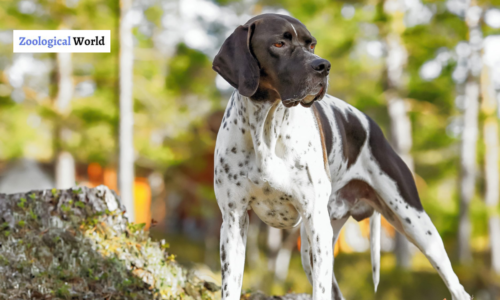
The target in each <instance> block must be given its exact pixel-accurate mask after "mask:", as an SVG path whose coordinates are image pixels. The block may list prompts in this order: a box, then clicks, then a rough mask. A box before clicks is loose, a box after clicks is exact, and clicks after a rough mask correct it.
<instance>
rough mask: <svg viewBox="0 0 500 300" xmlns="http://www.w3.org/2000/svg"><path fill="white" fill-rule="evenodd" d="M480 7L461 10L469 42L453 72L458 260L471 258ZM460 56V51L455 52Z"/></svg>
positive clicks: (466, 260)
mask: <svg viewBox="0 0 500 300" xmlns="http://www.w3.org/2000/svg"><path fill="white" fill-rule="evenodd" d="M481 12H482V9H481V8H480V7H479V6H478V5H477V2H476V1H475V0H472V1H471V2H470V4H469V7H468V8H467V10H466V12H465V21H466V24H467V27H468V30H469V41H468V43H467V44H466V43H463V44H462V45H463V48H464V53H463V54H464V55H463V56H462V57H461V59H460V60H459V62H458V66H457V69H456V70H455V72H454V74H453V75H454V79H455V81H456V82H457V83H458V84H459V85H461V84H465V87H464V95H463V97H464V100H465V104H464V112H463V131H462V138H461V142H460V149H461V152H460V213H459V226H458V256H459V259H460V262H461V263H467V262H470V261H471V260H472V253H471V248H470V243H469V242H470V238H471V222H470V218H469V206H470V202H471V201H472V198H473V197H474V193H475V184H476V180H475V177H476V159H477V158H476V143H477V140H478V112H479V75H480V72H481V66H482V62H481V48H482V32H481V28H480V20H481ZM459 55H460V53H459Z"/></svg>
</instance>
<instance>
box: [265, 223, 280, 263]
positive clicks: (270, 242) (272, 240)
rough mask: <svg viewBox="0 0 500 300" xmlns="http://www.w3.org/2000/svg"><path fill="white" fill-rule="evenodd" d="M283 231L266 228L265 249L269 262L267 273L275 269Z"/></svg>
mask: <svg viewBox="0 0 500 300" xmlns="http://www.w3.org/2000/svg"><path fill="white" fill-rule="evenodd" d="M282 239H283V231H282V230H281V229H278V228H274V227H271V226H267V249H268V250H269V260H268V261H267V267H268V269H269V271H271V272H274V271H275V267H276V255H277V254H278V251H279V249H280V248H281V243H282Z"/></svg>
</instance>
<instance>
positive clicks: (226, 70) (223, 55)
mask: <svg viewBox="0 0 500 300" xmlns="http://www.w3.org/2000/svg"><path fill="white" fill-rule="evenodd" d="M254 30H255V23H252V24H249V25H243V26H239V27H238V28H236V30H235V31H234V32H233V33H232V34H231V35H230V36H229V37H228V38H227V39H226V40H225V41H224V44H222V47H221V49H220V51H219V53H218V54H217V55H216V56H215V59H214V62H213V64H212V68H213V69H214V70H215V71H216V72H217V73H219V74H220V75H221V76H222V77H223V78H224V79H225V80H227V82H229V84H231V85H232V86H233V87H234V88H236V89H238V92H239V93H240V94H241V95H243V96H245V97H251V96H253V94H255V92H256V91H257V87H258V86H259V78H260V71H259V64H258V62H257V59H256V58H255V57H254V56H253V54H252V51H251V45H250V43H251V40H252V34H253V32H254Z"/></svg>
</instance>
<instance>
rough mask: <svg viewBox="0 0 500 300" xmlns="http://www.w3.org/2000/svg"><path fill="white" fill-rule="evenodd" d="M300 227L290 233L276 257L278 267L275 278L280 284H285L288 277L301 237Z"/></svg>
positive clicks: (275, 268) (275, 269)
mask: <svg viewBox="0 0 500 300" xmlns="http://www.w3.org/2000/svg"><path fill="white" fill-rule="evenodd" d="M299 229H300V226H297V227H295V228H292V229H290V230H289V232H288V236H287V237H286V239H285V241H284V242H283V245H282V246H281V248H280V250H279V251H278V254H277V255H276V266H275V267H274V278H275V279H276V280H278V281H279V282H285V279H286V277H287V276H288V269H289V267H290V259H291V258H292V251H293V248H295V245H296V243H297V238H298V237H299V235H300V230H299Z"/></svg>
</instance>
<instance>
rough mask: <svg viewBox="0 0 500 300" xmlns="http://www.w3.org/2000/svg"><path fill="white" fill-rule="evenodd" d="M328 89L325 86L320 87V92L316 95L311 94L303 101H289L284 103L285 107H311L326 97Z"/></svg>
mask: <svg viewBox="0 0 500 300" xmlns="http://www.w3.org/2000/svg"><path fill="white" fill-rule="evenodd" d="M325 93H326V89H325V87H324V86H323V85H320V90H319V92H318V93H316V94H309V95H307V96H305V97H304V98H302V99H288V100H284V101H283V105H284V106H285V107H294V106H297V105H299V103H300V105H302V106H303V107H311V106H312V105H313V104H314V102H315V101H317V100H321V99H323V96H325Z"/></svg>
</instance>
